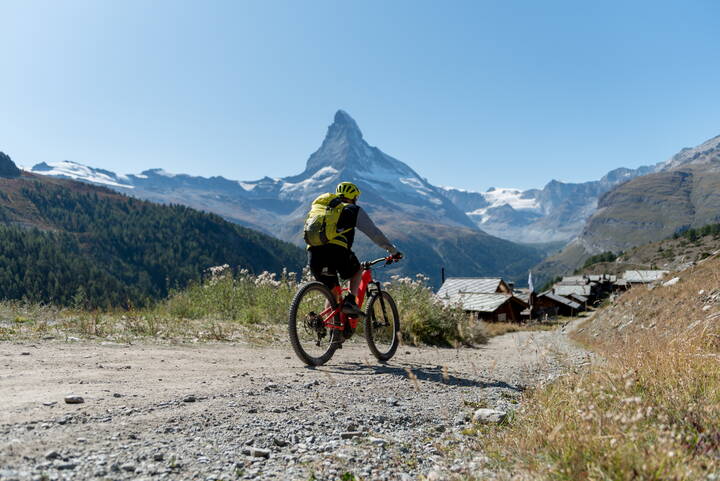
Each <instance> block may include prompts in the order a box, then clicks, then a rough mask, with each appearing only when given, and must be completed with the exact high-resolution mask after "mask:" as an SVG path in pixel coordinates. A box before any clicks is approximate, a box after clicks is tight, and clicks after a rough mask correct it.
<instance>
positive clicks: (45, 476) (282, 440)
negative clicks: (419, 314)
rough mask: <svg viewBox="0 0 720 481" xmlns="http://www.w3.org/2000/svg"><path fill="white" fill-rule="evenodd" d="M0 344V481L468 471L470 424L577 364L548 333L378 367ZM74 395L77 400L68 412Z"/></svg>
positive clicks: (276, 351)
mask: <svg viewBox="0 0 720 481" xmlns="http://www.w3.org/2000/svg"><path fill="white" fill-rule="evenodd" d="M0 346H2V348H1V349H0V352H1V354H0V403H1V404H2V409H0V479H3V480H66V479H67V480H71V479H72V480H78V479H99V480H104V479H112V480H124V479H133V480H165V479H168V480H169V479H172V480H175V479H198V480H231V479H232V480H235V479H258V480H260V479H262V480H265V479H268V480H270V479H277V480H312V479H315V480H341V481H347V480H352V479H363V480H403V481H404V480H413V479H435V480H440V479H448V478H450V477H452V476H457V475H462V474H463V473H476V474H477V471H476V470H477V469H478V463H475V462H473V461H472V459H473V456H468V453H463V452H462V451H463V448H462V436H463V434H462V431H463V430H464V429H465V428H467V427H468V426H470V425H471V423H472V422H473V421H472V417H473V414H474V413H476V412H477V411H478V410H479V409H492V410H495V411H499V412H501V413H508V412H510V411H512V410H514V409H516V406H517V403H518V399H519V397H520V395H521V393H522V392H523V390H524V389H526V388H527V387H528V386H532V385H536V384H538V383H542V382H547V381H548V380H552V379H554V378H555V377H557V376H559V375H561V374H562V373H563V372H564V371H565V369H566V368H567V367H568V366H570V365H577V364H580V363H582V362H584V361H585V360H586V356H587V355H586V353H584V352H583V351H582V350H580V349H579V348H577V347H575V346H574V345H572V344H571V343H570V342H569V341H568V340H567V338H566V336H565V334H564V332H563V331H560V330H558V331H552V332H518V333H512V334H507V335H504V336H500V337H497V338H493V339H492V340H491V341H490V343H489V344H488V345H485V346H482V347H480V348H461V349H436V348H428V347H423V348H415V347H401V348H400V350H399V351H398V354H397V355H396V357H395V358H394V359H393V360H392V361H391V362H390V363H388V364H385V365H382V364H379V363H378V362H376V361H375V360H374V358H372V356H371V355H370V353H369V351H368V350H367V347H365V346H364V345H363V344H361V343H360V342H359V340H358V341H356V342H353V343H351V344H349V345H346V346H344V348H343V349H342V350H340V351H338V352H337V353H336V355H335V357H334V358H333V359H332V360H331V361H330V362H329V363H328V365H326V366H323V367H321V368H316V369H310V368H306V367H304V366H303V365H302V364H301V363H300V362H299V361H298V360H297V359H296V358H295V357H294V355H293V354H292V351H291V349H290V347H289V346H280V347H272V348H253V347H248V346H244V345H239V344H235V345H229V344H218V345H191V346H153V345H132V346H129V345H128V346H123V345H101V344H92V343H83V342H73V343H71V344H68V343H59V342H54V341H47V342H45V341H44V342H42V343H39V344H34V345H28V344H11V343H4V344H0ZM27 353H29V354H27ZM71 395H72V396H77V397H81V398H82V399H83V400H84V403H81V404H66V402H67V398H66V396H71ZM64 400H65V402H64ZM485 414H487V415H488V416H489V417H488V419H490V418H492V419H499V418H501V417H502V416H501V414H494V415H490V414H488V412H486V413H485ZM479 416H480V414H476V421H477V420H479ZM493 416H494V417H493ZM492 419H490V420H491V421H492ZM474 454H475V453H473V455H474ZM481 457H482V453H477V459H481ZM481 474H482V475H483V476H484V477H492V476H493V473H481Z"/></svg>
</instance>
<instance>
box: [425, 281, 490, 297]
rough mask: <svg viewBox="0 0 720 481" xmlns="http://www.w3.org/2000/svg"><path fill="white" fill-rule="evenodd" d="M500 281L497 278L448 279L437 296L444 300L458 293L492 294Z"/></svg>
mask: <svg viewBox="0 0 720 481" xmlns="http://www.w3.org/2000/svg"><path fill="white" fill-rule="evenodd" d="M502 281H503V280H502V279H501V278H499V277H448V278H447V279H445V282H444V283H443V285H442V287H440V290H438V292H437V296H438V297H439V298H441V299H444V298H449V297H452V296H454V295H456V294H458V293H460V292H465V293H470V292H472V293H480V294H492V293H496V292H497V291H498V289H499V288H500V283H501V282H502Z"/></svg>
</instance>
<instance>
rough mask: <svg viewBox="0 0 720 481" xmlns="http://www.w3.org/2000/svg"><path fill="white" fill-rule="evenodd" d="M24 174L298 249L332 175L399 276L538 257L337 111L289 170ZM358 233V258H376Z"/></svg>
mask: <svg viewBox="0 0 720 481" xmlns="http://www.w3.org/2000/svg"><path fill="white" fill-rule="evenodd" d="M30 171H31V172H33V173H36V174H42V175H49V176H55V177H66V178H72V179H76V180H82V181H84V182H90V183H95V184H102V185H105V186H107V187H110V188H112V189H115V190H118V191H121V192H124V193H127V194H130V195H133V196H137V197H140V198H143V199H148V200H152V201H156V202H161V203H173V204H175V203H177V204H184V205H188V206H191V207H193V208H197V209H201V210H205V211H209V212H214V213H216V214H219V215H221V216H223V217H224V218H225V219H228V220H231V221H233V222H237V223H239V224H242V225H245V226H248V227H252V228H255V229H258V230H261V231H263V232H265V233H269V234H271V235H273V236H275V237H278V238H280V239H283V240H287V241H290V242H293V243H295V244H297V245H302V242H303V241H302V236H301V230H302V223H303V220H304V217H305V215H306V213H307V209H308V206H309V204H310V202H311V201H312V199H313V198H315V197H316V196H317V195H319V194H320V193H323V192H327V191H331V190H333V189H334V188H335V185H336V184H337V183H338V182H340V181H341V180H347V181H352V182H355V183H357V184H358V186H359V187H360V189H361V190H362V192H363V193H362V197H361V205H362V206H363V207H364V208H365V209H367V211H368V212H369V214H370V215H371V217H372V218H373V219H374V220H375V221H376V223H378V224H379V225H380V226H381V228H382V229H383V230H384V231H385V232H386V233H387V234H388V236H389V237H390V238H391V239H392V240H393V241H395V242H397V243H398V245H399V247H400V249H402V250H405V251H406V252H408V258H407V262H404V263H401V264H400V265H399V266H398V267H399V269H400V272H404V273H408V274H410V273H416V272H424V273H427V274H429V275H430V276H431V277H433V279H434V281H435V283H438V282H439V277H440V276H439V270H440V268H441V267H445V268H446V270H447V271H448V272H449V273H452V274H453V275H502V276H505V277H508V278H510V279H524V278H526V276H527V269H528V268H529V267H531V266H532V265H534V264H536V263H537V262H539V261H540V260H541V259H542V257H543V252H542V250H540V249H537V248H533V247H528V246H524V245H518V244H516V243H513V242H509V241H507V240H503V239H500V238H497V237H493V236H491V235H489V234H487V233H485V232H484V231H482V230H480V229H479V228H478V226H477V224H476V223H475V222H474V221H473V220H472V219H471V218H470V217H469V216H468V215H467V214H466V213H465V212H464V211H463V210H462V209H461V208H459V207H458V206H457V205H455V203H454V202H453V201H451V200H450V198H449V197H448V195H447V191H446V190H444V189H441V188H439V187H436V186H434V185H432V184H430V183H429V182H428V181H427V180H426V179H424V178H423V177H421V176H420V175H418V174H417V173H416V172H415V171H414V170H413V169H412V168H410V167H409V166H408V165H407V164H405V163H403V162H401V161H399V160H397V159H395V158H393V157H391V156H389V155H387V154H385V153H384V152H382V151H381V150H380V149H378V148H377V147H372V146H370V145H369V144H368V143H367V142H366V141H365V140H364V138H363V135H362V132H361V131H360V129H359V128H358V126H357V124H356V122H355V121H354V120H353V119H352V118H351V117H350V116H349V115H348V114H347V113H346V112H344V111H338V112H337V113H336V114H335V118H334V121H333V123H332V124H331V125H330V127H329V128H328V130H327V134H326V136H325V139H324V140H323V142H322V144H321V145H320V147H319V149H318V150H317V151H316V152H314V153H313V154H312V155H311V156H310V157H309V159H308V160H307V162H306V166H305V169H304V170H303V172H301V173H300V174H298V175H294V176H289V177H285V178H276V179H273V178H269V177H265V178H262V179H260V180H256V181H233V180H228V179H225V178H223V177H210V178H204V177H193V176H189V175H184V174H171V173H168V172H166V171H164V170H161V169H150V170H146V171H144V172H142V173H141V174H135V175H132V174H131V175H119V174H116V173H114V172H109V171H107V170H103V169H96V168H92V167H89V166H84V165H80V164H77V163H74V162H69V161H65V162H49V163H40V164H37V165H35V166H33V167H32V169H30ZM363 237H364V236H358V245H357V251H358V253H359V255H361V256H364V257H369V256H377V255H378V254H381V252H380V251H379V249H377V248H375V247H374V246H372V245H371V244H370V243H369V242H368V241H366V240H364V238H363Z"/></svg>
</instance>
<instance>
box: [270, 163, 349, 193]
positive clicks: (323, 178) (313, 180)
mask: <svg viewBox="0 0 720 481" xmlns="http://www.w3.org/2000/svg"><path fill="white" fill-rule="evenodd" d="M337 173H338V170H337V169H335V168H333V167H323V168H322V169H320V170H318V171H317V172H315V173H314V174H313V175H312V176H310V177H308V178H307V179H305V180H303V181H301V182H296V183H290V182H285V183H283V186H282V187H281V188H280V195H283V194H288V193H297V192H301V193H306V192H309V191H311V190H313V189H314V188H315V187H320V186H323V185H326V184H328V183H330V182H332V181H333V180H334V178H335V175H336V174H337Z"/></svg>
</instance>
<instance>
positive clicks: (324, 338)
mask: <svg viewBox="0 0 720 481" xmlns="http://www.w3.org/2000/svg"><path fill="white" fill-rule="evenodd" d="M328 308H331V309H333V310H334V309H336V308H337V302H336V301H335V297H334V296H333V294H332V292H330V289H328V288H327V287H325V285H324V284H322V283H320V282H308V283H307V284H303V285H302V286H301V287H300V289H298V291H297V293H296V294H295V297H294V298H293V301H292V304H290V312H289V313H288V335H289V336H290V343H291V344H292V347H293V350H294V351H295V354H297V356H298V357H299V358H300V360H301V361H302V362H304V363H305V364H307V365H308V366H322V365H323V364H325V363H326V362H328V361H329V360H330V358H331V357H332V355H333V354H334V353H335V350H336V349H337V344H333V342H332V341H333V336H342V333H341V332H340V331H338V330H336V329H328V328H327V327H326V326H325V324H324V322H323V318H322V313H323V311H326V310H327V309H328ZM334 321H335V322H336V323H338V324H339V322H340V320H339V319H337V318H336V319H335V320H334Z"/></svg>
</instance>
